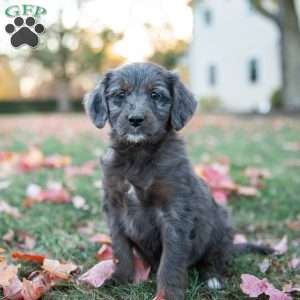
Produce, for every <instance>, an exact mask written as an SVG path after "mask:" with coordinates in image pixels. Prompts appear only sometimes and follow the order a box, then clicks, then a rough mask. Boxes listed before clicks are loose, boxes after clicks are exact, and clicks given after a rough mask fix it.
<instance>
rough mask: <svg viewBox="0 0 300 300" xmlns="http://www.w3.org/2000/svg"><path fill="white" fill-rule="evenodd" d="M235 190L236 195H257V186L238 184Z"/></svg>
mask: <svg viewBox="0 0 300 300" xmlns="http://www.w3.org/2000/svg"><path fill="white" fill-rule="evenodd" d="M236 192H237V194H238V195H241V196H246V197H255V196H257V195H258V190H257V188H255V187H253V186H241V185H238V186H237V188H236Z"/></svg>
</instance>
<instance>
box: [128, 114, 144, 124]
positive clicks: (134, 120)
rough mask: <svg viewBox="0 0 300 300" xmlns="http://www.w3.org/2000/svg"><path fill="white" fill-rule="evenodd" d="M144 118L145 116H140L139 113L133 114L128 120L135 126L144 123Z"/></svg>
mask: <svg viewBox="0 0 300 300" xmlns="http://www.w3.org/2000/svg"><path fill="white" fill-rule="evenodd" d="M144 119H145V118H144V117H143V116H138V115H131V116H129V117H128V121H129V123H130V125H131V126H133V127H138V126H140V125H141V124H142V123H143V121H144Z"/></svg>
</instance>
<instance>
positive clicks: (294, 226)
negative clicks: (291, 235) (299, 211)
mask: <svg viewBox="0 0 300 300" xmlns="http://www.w3.org/2000/svg"><path fill="white" fill-rule="evenodd" d="M287 227H288V228H289V229H291V230H293V231H300V220H296V221H289V222H288V223H287Z"/></svg>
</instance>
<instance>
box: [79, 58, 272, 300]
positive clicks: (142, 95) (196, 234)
mask: <svg viewBox="0 0 300 300" xmlns="http://www.w3.org/2000/svg"><path fill="white" fill-rule="evenodd" d="M85 108H86V112H87V114H88V115H89V117H90V118H91V120H92V121H93V123H94V124H95V125H96V126H97V127H98V128H102V127H103V126H104V125H105V123H106V121H108V122H109V124H110V125H111V128H112V130H111V145H110V147H109V149H108V152H107V153H106V155H105V156H104V158H103V159H102V168H103V174H104V179H103V184H104V211H105V213H106V216H107V222H108V225H109V229H110V233H111V236H112V242H113V252H114V256H115V257H116V258H117V261H118V263H117V265H116V270H115V273H114V274H113V280H114V281H118V282H122V283H126V282H131V281H132V280H133V273H134V267H133V254H132V249H133V248H135V249H136V250H137V251H138V253H139V254H140V255H141V257H142V258H143V259H144V260H145V261H146V262H148V263H149V264H150V265H151V267H152V270H154V271H157V293H158V294H159V295H164V299H167V300H182V299H184V292H185V287H186V286H187V277H188V268H190V267H192V266H195V267H198V268H199V271H201V274H202V275H203V278H204V280H207V281H208V285H209V286H210V287H214V288H220V287H221V281H222V276H223V275H224V272H225V268H226V265H227V263H228V261H229V259H230V257H231V255H232V254H233V252H236V251H239V250H250V251H251V250H254V251H258V252H263V253H268V252H270V251H271V250H270V249H268V248H265V247H259V246H255V245H251V244H242V245H233V233H232V229H231V226H230V224H229V222H228V217H227V213H226V211H225V210H224V209H223V208H222V207H220V206H218V205H217V204H216V203H215V201H214V200H213V199H212V196H211V194H210V191H209V189H208V187H207V185H206V184H205V183H204V182H203V181H202V180H201V179H200V178H198V177H197V176H196V175H195V173H194V171H193V167H192V166H191V164H190V162H189V160H188V158H187V155H186V152H185V146H184V143H183V142H182V140H181V139H180V138H179V137H178V135H177V133H176V131H178V130H180V129H182V128H183V127H184V126H185V125H186V123H187V122H188V120H189V119H190V118H191V117H192V115H193V113H194V112H195V110H196V101H195V99H194V97H193V96H192V94H191V93H190V92H189V91H188V90H187V88H186V87H185V86H184V85H183V84H182V82H181V81H180V80H179V78H178V77H177V76H176V75H175V74H173V73H171V72H169V71H167V70H165V69H163V68H162V67H160V66H157V65H154V64H150V63H135V64H130V65H125V66H123V67H121V68H118V69H116V70H113V71H111V72H109V73H107V74H106V75H105V77H104V79H103V81H102V82H101V83H100V84H99V86H97V87H96V89H95V90H93V91H92V92H91V93H89V94H88V95H87V96H86V98H85Z"/></svg>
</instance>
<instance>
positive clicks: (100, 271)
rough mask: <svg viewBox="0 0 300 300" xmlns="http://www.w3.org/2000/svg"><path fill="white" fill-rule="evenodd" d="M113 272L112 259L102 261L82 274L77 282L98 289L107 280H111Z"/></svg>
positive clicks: (113, 263)
mask: <svg viewBox="0 0 300 300" xmlns="http://www.w3.org/2000/svg"><path fill="white" fill-rule="evenodd" d="M114 270H115V262H114V261H113V259H108V260H104V261H101V262H99V263H98V264H96V265H95V266H93V267H92V268H91V269H89V270H88V271H87V272H85V273H84V274H82V275H81V276H80V277H79V278H78V280H79V282H85V283H87V284H89V285H91V286H93V287H96V288H99V287H101V286H102V285H103V283H104V282H105V281H106V280H107V279H110V278H111V276H112V274H113V272H114Z"/></svg>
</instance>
